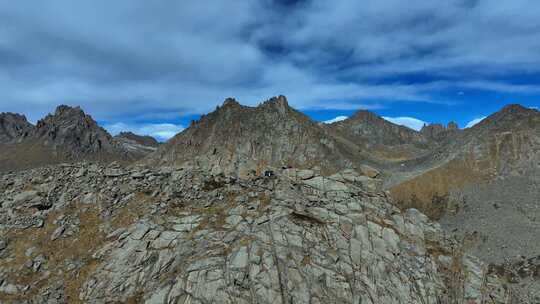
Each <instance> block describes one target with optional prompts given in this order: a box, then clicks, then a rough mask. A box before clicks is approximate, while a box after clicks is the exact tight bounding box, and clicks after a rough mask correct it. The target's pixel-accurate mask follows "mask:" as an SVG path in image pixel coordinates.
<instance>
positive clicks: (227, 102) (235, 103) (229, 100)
mask: <svg viewBox="0 0 540 304" xmlns="http://www.w3.org/2000/svg"><path fill="white" fill-rule="evenodd" d="M221 106H222V107H237V106H240V103H239V102H238V101H237V100H236V99H234V98H232V97H229V98H227V99H225V101H224V102H223V104H222V105H221Z"/></svg>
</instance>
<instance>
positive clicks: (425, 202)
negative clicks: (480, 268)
mask: <svg viewBox="0 0 540 304" xmlns="http://www.w3.org/2000/svg"><path fill="white" fill-rule="evenodd" d="M431 157H432V158H436V159H438V160H439V161H438V162H434V163H435V165H432V166H430V167H427V168H424V169H423V172H422V173H421V174H418V176H415V177H413V178H411V179H409V180H406V181H405V182H403V183H399V184H397V185H394V186H393V187H391V189H390V190H391V192H392V194H393V196H394V198H395V199H397V200H398V201H402V202H408V203H410V205H416V206H417V207H419V208H421V209H424V211H425V212H427V213H428V214H429V213H431V211H430V210H429V208H432V207H434V208H435V210H433V211H434V212H438V210H439V209H438V208H439V207H443V206H441V205H440V204H436V203H435V204H434V203H433V202H444V201H445V200H444V198H445V197H447V196H448V194H449V192H450V190H452V189H460V188H462V187H463V186H465V185H468V184H475V183H481V182H486V181H490V180H493V179H496V178H500V177H505V176H511V175H518V174H520V172H524V171H526V169H528V168H530V167H531V166H533V167H534V166H539V165H540V112H539V111H537V110H534V109H528V108H525V107H522V106H520V105H508V106H506V107H505V108H503V109H502V110H501V111H499V112H497V113H494V114H493V115H490V116H489V117H487V118H486V119H485V120H483V121H482V122H481V123H479V124H477V125H475V126H474V127H472V128H468V129H465V130H463V131H462V132H460V133H458V134H456V135H455V136H454V138H452V140H449V141H447V143H446V144H445V145H443V146H441V147H440V148H439V149H438V150H436V151H435V153H433V154H432V155H431ZM408 203H405V204H408ZM443 205H444V204H443Z"/></svg>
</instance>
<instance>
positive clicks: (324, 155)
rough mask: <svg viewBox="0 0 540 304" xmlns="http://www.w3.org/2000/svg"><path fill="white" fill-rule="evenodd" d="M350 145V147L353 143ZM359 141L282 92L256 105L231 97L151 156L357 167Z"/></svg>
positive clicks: (253, 168) (233, 164)
mask: <svg viewBox="0 0 540 304" xmlns="http://www.w3.org/2000/svg"><path fill="white" fill-rule="evenodd" d="M351 147H352V148H351ZM355 150H357V147H356V146H355V145H354V144H352V143H348V144H345V143H344V142H343V141H340V140H338V139H336V138H334V137H333V136H332V135H331V133H330V132H329V131H328V130H327V129H326V128H325V127H323V126H321V125H320V124H319V123H317V122H314V121H312V120H311V119H309V118H308V117H307V116H305V115H304V114H302V113H300V112H298V111H296V110H294V109H293V108H291V107H290V106H289V105H288V102H287V99H286V98H285V97H284V96H279V97H274V98H272V99H270V100H268V101H266V102H264V103H262V104H260V105H259V106H257V107H247V106H242V105H240V104H239V103H238V102H237V101H236V100H234V99H231V98H229V99H227V100H225V102H224V103H223V105H222V106H220V107H218V108H217V109H216V110H215V111H214V112H212V113H210V114H207V115H204V116H202V117H201V119H200V120H199V121H196V122H194V123H193V124H192V125H191V126H190V127H189V128H187V129H186V130H184V131H183V132H181V133H180V134H178V135H176V136H175V137H173V138H172V139H171V140H169V141H168V142H167V143H166V144H164V145H163V146H162V147H160V148H159V149H158V151H157V152H156V153H154V154H152V155H150V156H149V158H148V159H147V161H148V162H149V163H152V164H161V165H164V164H166V165H181V164H183V163H186V162H196V163H198V164H199V165H200V166H202V167H205V168H209V169H211V170H218V171H225V172H240V173H241V174H242V175H246V174H251V173H252V172H256V173H260V172H261V170H264V169H265V168H267V167H268V166H270V167H275V168H280V167H289V166H292V167H301V168H311V167H319V168H321V169H323V171H325V172H336V171H338V170H339V169H342V168H355V160H356V159H357V158H358V156H357V155H355V153H354V151H355Z"/></svg>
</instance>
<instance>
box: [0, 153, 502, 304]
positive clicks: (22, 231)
mask: <svg viewBox="0 0 540 304" xmlns="http://www.w3.org/2000/svg"><path fill="white" fill-rule="evenodd" d="M360 177H361V176H359V175H358V174H357V173H355V171H353V170H349V171H345V172H338V173H337V174H335V175H333V176H332V177H325V176H321V175H318V174H317V173H315V172H313V171H305V170H300V171H299V170H296V169H285V170H279V171H276V172H275V175H273V176H271V177H265V178H261V177H256V178H238V177H235V176H225V175H221V174H219V175H213V174H212V173H211V172H209V171H206V170H204V169H201V168H198V167H189V166H188V167H185V166H184V167H179V168H175V169H171V168H152V169H150V168H144V167H132V168H123V167H120V166H117V165H112V166H109V167H103V166H100V165H96V164H90V163H81V164H73V165H56V166H50V167H43V168H40V169H33V170H28V171H22V172H18V173H14V174H4V175H0V232H1V233H0V301H1V302H3V303H464V304H465V303H466V304H472V303H478V304H479V303H485V299H489V301H490V303H508V302H507V300H508V299H509V298H511V297H512V295H513V294H512V291H511V290H510V289H507V287H506V286H505V285H504V284H503V282H502V281H500V280H499V279H498V278H497V277H496V276H495V275H494V274H492V273H490V272H489V269H488V267H487V265H485V264H483V263H482V262H480V261H479V260H478V259H476V258H474V257H471V256H468V255H463V248H462V247H461V245H460V244H459V243H455V242H452V241H451V240H447V239H446V238H445V237H444V234H443V232H442V230H441V228H440V226H439V225H438V224H436V223H433V222H431V221H430V220H429V219H428V218H427V217H426V216H425V215H423V214H421V213H420V212H418V211H416V210H409V211H406V212H403V211H401V210H399V209H398V208H396V206H395V205H393V204H392V203H391V201H390V200H389V198H388V197H387V195H386V194H385V193H377V192H371V191H370V190H369V189H367V188H365V187H364V184H363V183H361V182H360V183H358V182H357V181H358V180H361V179H360Z"/></svg>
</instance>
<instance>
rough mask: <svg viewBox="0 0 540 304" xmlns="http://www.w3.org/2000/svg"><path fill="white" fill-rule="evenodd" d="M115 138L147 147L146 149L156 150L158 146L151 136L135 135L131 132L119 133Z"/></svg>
mask: <svg viewBox="0 0 540 304" xmlns="http://www.w3.org/2000/svg"><path fill="white" fill-rule="evenodd" d="M115 138H122V139H127V140H131V141H134V142H136V143H138V144H140V145H143V146H147V147H155V148H157V147H158V146H159V142H158V141H157V140H156V139H155V138H153V137H152V136H148V135H137V134H135V133H133V132H120V134H118V135H116V136H115Z"/></svg>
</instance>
